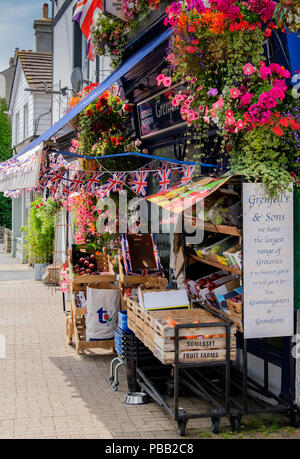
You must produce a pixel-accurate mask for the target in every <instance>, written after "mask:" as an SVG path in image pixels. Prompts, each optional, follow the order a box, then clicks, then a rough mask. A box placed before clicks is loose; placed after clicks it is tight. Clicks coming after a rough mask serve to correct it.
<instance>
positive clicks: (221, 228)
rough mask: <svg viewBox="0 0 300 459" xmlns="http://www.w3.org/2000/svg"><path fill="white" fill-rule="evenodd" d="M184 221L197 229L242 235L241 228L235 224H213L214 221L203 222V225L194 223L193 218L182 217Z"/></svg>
mask: <svg viewBox="0 0 300 459" xmlns="http://www.w3.org/2000/svg"><path fill="white" fill-rule="evenodd" d="M184 221H185V222H187V223H188V224H190V225H191V226H192V227H194V228H197V229H204V231H210V232H211V233H221V234H229V235H230V236H238V237H240V236H242V230H241V229H239V228H237V227H236V226H228V225H215V224H214V223H208V222H204V227H203V226H202V225H195V221H196V220H195V218H193V217H192V218H191V217H184Z"/></svg>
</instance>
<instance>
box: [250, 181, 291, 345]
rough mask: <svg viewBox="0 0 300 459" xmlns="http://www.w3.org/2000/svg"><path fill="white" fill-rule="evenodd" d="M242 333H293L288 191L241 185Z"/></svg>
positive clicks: (259, 335)
mask: <svg viewBox="0 0 300 459" xmlns="http://www.w3.org/2000/svg"><path fill="white" fill-rule="evenodd" d="M243 228H244V231H243V233H244V236H243V263H244V279H243V283H244V336H245V338H271V337H280V336H291V335H293V332H294V330H293V317H294V314H293V311H294V266H293V260H294V253H293V194H292V192H290V191H286V192H285V193H284V194H283V193H282V194H280V195H279V196H278V198H271V197H270V196H269V195H268V194H267V192H266V190H265V187H264V185H262V184H258V183H245V184H243Z"/></svg>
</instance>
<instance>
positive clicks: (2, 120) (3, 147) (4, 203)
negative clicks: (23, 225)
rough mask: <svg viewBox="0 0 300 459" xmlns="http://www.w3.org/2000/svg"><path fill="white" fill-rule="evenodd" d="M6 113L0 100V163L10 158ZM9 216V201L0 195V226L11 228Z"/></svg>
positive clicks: (8, 125)
mask: <svg viewBox="0 0 300 459" xmlns="http://www.w3.org/2000/svg"><path fill="white" fill-rule="evenodd" d="M6 112H7V106H6V102H5V100H4V99H0V162H2V161H6V160H7V159H9V158H10V157H11V156H12V151H11V123H10V121H9V118H8V115H7V113H6ZM11 214H12V211H11V199H10V198H6V197H5V196H4V195H3V193H0V226H5V227H6V228H11Z"/></svg>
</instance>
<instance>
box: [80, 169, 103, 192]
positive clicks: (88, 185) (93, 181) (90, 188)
mask: <svg viewBox="0 0 300 459" xmlns="http://www.w3.org/2000/svg"><path fill="white" fill-rule="evenodd" d="M103 174H104V172H93V173H92V174H91V175H90V176H88V177H86V182H85V184H84V189H85V191H87V192H88V193H89V194H92V195H95V192H96V188H97V185H99V182H100V178H101V177H102V175H103Z"/></svg>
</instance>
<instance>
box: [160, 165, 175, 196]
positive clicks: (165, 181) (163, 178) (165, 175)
mask: <svg viewBox="0 0 300 459" xmlns="http://www.w3.org/2000/svg"><path fill="white" fill-rule="evenodd" d="M171 172H172V171H171V169H162V170H159V171H157V174H158V184H159V191H160V192H161V191H166V190H167V189H168V188H169V186H170V183H171Z"/></svg>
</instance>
